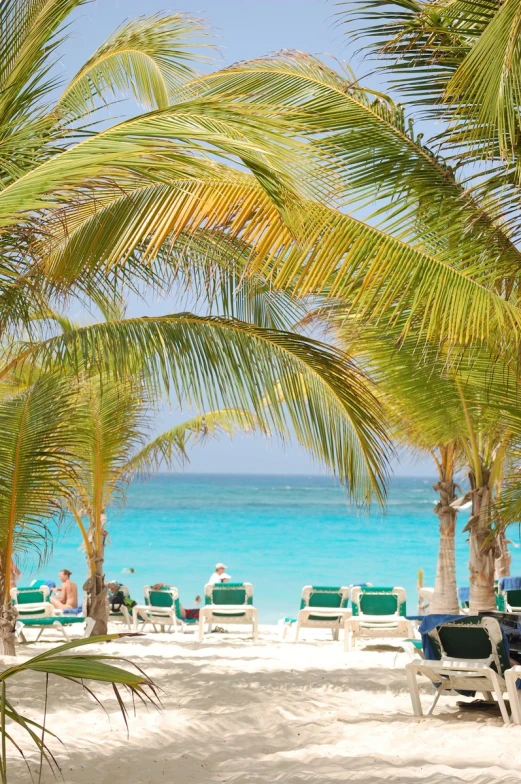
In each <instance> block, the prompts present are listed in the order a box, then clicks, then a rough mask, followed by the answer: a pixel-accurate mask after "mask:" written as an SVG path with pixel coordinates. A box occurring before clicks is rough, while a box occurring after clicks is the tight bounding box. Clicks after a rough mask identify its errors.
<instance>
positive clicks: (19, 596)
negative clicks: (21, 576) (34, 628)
mask: <svg viewBox="0 0 521 784" xmlns="http://www.w3.org/2000/svg"><path fill="white" fill-rule="evenodd" d="M10 595H11V601H12V603H13V604H14V605H15V607H16V609H17V610H18V615H19V616H22V617H23V616H24V615H26V616H30V617H31V618H35V617H38V616H42V617H46V616H48V615H51V614H52V605H51V604H50V603H49V588H48V587H47V586H46V585H42V586H41V588H11V592H10Z"/></svg>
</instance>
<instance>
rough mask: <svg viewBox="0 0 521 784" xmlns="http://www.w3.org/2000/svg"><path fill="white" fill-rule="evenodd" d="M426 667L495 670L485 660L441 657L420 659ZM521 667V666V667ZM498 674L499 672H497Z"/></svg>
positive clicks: (459, 670) (465, 670) (467, 670)
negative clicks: (452, 659) (456, 659)
mask: <svg viewBox="0 0 521 784" xmlns="http://www.w3.org/2000/svg"><path fill="white" fill-rule="evenodd" d="M418 661H419V662H421V663H422V665H423V666H424V667H432V669H436V670H448V671H451V670H457V671H458V672H461V671H464V672H472V671H475V670H486V671H487V672H495V670H492V668H491V667H490V665H489V664H485V663H484V662H483V661H480V660H479V659H478V660H472V659H462V660H461V661H447V660H445V661H440V660H439V659H418ZM520 669H521V668H520ZM496 674H497V673H496Z"/></svg>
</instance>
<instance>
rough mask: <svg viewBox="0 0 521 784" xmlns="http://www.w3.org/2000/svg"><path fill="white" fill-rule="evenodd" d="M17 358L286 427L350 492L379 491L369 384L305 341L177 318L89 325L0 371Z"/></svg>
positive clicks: (378, 435) (381, 462)
mask: <svg viewBox="0 0 521 784" xmlns="http://www.w3.org/2000/svg"><path fill="white" fill-rule="evenodd" d="M24 361H25V362H28V361H29V362H32V363H34V362H36V363H37V364H38V365H41V366H42V367H47V368H51V367H56V366H59V367H62V368H63V367H70V368H74V369H75V371H78V372H79V371H84V370H86V369H89V371H90V372H91V373H92V372H93V370H94V369H96V370H97V371H98V372H100V373H101V374H102V375H106V374H107V373H108V374H111V375H112V376H113V377H116V378H120V379H123V378H131V377H135V378H138V377H139V376H141V375H142V376H143V377H144V378H145V380H146V381H147V382H148V383H149V384H150V385H151V386H152V387H153V388H154V389H155V390H157V389H158V387H160V386H161V385H162V386H164V387H166V388H167V389H169V390H171V391H172V392H173V394H175V396H176V398H177V399H178V400H179V401H182V402H187V403H189V404H193V405H195V406H196V407H197V408H198V409H199V410H203V411H204V410H208V409H221V408H228V409H239V410H244V411H250V412H252V414H254V415H255V416H256V417H257V419H258V422H259V427H260V428H261V429H264V430H270V431H272V432H274V433H279V434H280V435H282V436H283V437H290V435H291V432H294V434H295V436H296V438H297V440H298V441H299V442H300V443H301V444H302V445H303V446H304V447H305V448H306V449H308V450H309V451H310V452H311V453H312V454H313V455H314V456H315V457H316V458H317V459H319V460H321V461H322V462H324V463H325V464H326V465H327V466H329V468H330V469H331V470H332V471H334V472H335V473H336V474H337V475H338V476H339V477H340V479H341V481H343V482H345V483H346V484H347V485H348V486H349V488H350V491H351V492H352V494H353V495H354V497H356V498H358V499H363V498H365V497H366V496H367V495H368V494H369V493H370V492H371V491H373V492H375V493H376V495H377V496H378V497H379V498H381V497H382V494H383V485H382V482H383V478H384V476H385V465H386V458H385V456H384V455H385V446H386V444H387V439H386V436H385V433H384V429H383V427H382V422H381V412H380V410H379V406H378V404H377V402H376V399H375V397H374V395H373V393H372V391H371V385H370V384H369V383H368V382H367V381H366V379H364V377H363V376H362V375H361V374H360V373H359V371H358V369H357V368H356V366H355V365H354V363H352V362H351V361H350V360H349V358H348V357H346V356H344V355H343V354H342V353H340V352H338V351H336V350H335V349H333V348H330V347H328V346H325V345H323V344H320V343H318V342H316V341H314V340H311V339H310V338H305V337H303V336H300V335H297V334H292V333H289V332H282V331H277V330H268V329H261V328H259V327H256V326H253V325H251V324H247V323H244V322H240V321H236V320H234V319H228V318H218V317H210V316H208V317H201V316H194V315H192V314H178V315H173V316H164V317H161V318H154V319H147V318H142V319H127V320H123V321H120V322H112V323H108V324H96V325H92V326H88V327H83V328H80V329H77V330H76V331H74V332H68V333H66V334H64V335H60V336H57V337H54V338H51V339H49V340H46V341H43V342H42V343H40V344H37V345H33V346H28V347H26V348H25V349H23V351H22V350H20V353H19V354H18V355H17V357H16V358H14V359H12V360H11V363H10V365H6V367H5V370H4V375H7V373H8V371H9V368H10V367H11V368H12V367H14V366H16V365H19V364H20V363H23V362H24ZM281 393H282V395H281Z"/></svg>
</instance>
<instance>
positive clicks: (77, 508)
mask: <svg viewBox="0 0 521 784" xmlns="http://www.w3.org/2000/svg"><path fill="white" fill-rule="evenodd" d="M81 397H82V400H81V402H80V405H79V408H78V414H79V416H81V417H82V418H83V422H82V424H81V427H82V428H83V429H84V430H85V432H86V434H87V437H86V439H85V442H84V449H83V450H82V452H81V455H80V463H79V470H78V474H77V482H76V486H75V490H74V497H73V500H72V502H71V504H70V509H71V511H72V514H73V516H74V518H75V520H76V523H77V524H78V526H79V529H80V531H81V535H82V538H83V544H84V547H85V554H86V558H87V569H88V578H87V582H86V583H85V585H84V589H85V592H86V601H87V606H86V612H87V614H88V616H89V617H90V618H93V619H94V621H95V625H94V628H93V631H92V634H93V635H97V634H106V632H107V622H108V602H107V588H106V585H105V574H104V571H105V570H104V560H105V546H106V537H107V534H108V529H107V525H106V524H107V513H108V511H109V507H110V506H111V505H114V504H117V503H118V502H120V503H121V502H122V500H123V496H124V492H125V489H126V487H127V485H128V484H129V482H130V481H131V480H132V478H133V477H134V475H135V474H136V473H142V474H148V473H149V472H150V471H153V470H158V469H159V468H160V467H161V466H164V465H166V466H171V465H173V464H174V465H178V466H182V465H183V464H184V463H185V461H186V460H187V459H188V456H187V448H188V445H189V443H190V442H191V441H193V442H197V441H201V439H205V438H206V437H209V436H214V437H215V436H217V434H218V433H219V432H221V433H227V434H229V435H231V434H232V432H233V431H234V430H236V429H241V430H244V431H248V430H250V429H252V428H254V427H255V420H254V418H253V417H252V416H251V415H249V414H248V412H246V411H241V410H235V409H225V410H221V411H212V412H209V413H207V414H204V415H200V416H196V417H192V418H191V419H190V420H188V421H186V422H184V423H182V424H179V425H176V426H175V427H173V428H170V429H169V430H167V431H166V432H164V433H161V434H160V435H158V436H156V437H155V438H153V439H151V440H147V436H148V434H149V432H150V427H151V419H152V418H151V411H150V405H151V401H149V400H148V399H147V396H146V393H145V391H144V389H143V387H142V386H139V385H136V384H135V383H132V382H129V381H127V382H124V381H120V382H115V383H112V384H111V383H107V382H106V381H105V382H103V383H101V382H100V379H99V378H96V379H90V380H88V381H86V382H85V384H84V387H83V390H82V395H81ZM84 520H86V521H87V522H86V524H85V522H84Z"/></svg>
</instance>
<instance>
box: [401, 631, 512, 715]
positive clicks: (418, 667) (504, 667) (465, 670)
mask: <svg viewBox="0 0 521 784" xmlns="http://www.w3.org/2000/svg"><path fill="white" fill-rule="evenodd" d="M456 626H457V627H459V629H461V628H463V629H465V628H468V629H473V630H474V631H476V629H477V628H480V629H481V630H482V631H483V632H484V634H486V635H487V637H488V641H489V643H490V654H489V655H488V656H486V657H482V658H478V659H470V658H465V657H464V656H450V655H449V654H448V653H447V652H446V650H445V648H444V643H443V637H444V631H446V630H449V631H450V629H451V628H453V627H456ZM429 637H431V639H432V640H433V642H434V644H435V647H436V649H437V650H438V652H439V655H440V658H439V659H415V660H414V661H412V662H409V663H408V664H406V665H405V673H406V676H407V685H408V688H409V693H410V696H411V702H412V709H413V713H414V715H415V716H417V717H421V716H423V715H424V714H423V709H422V705H421V700H420V689H419V685H418V676H419V675H423V676H425V677H426V678H428V679H429V680H430V681H431V682H432V683H433V685H434V688H435V690H436V693H435V695H434V700H433V702H432V703H431V705H430V706H429V708H428V710H427V713H426V714H425V715H426V716H432V714H433V711H434V708H435V707H436V704H437V702H438V700H439V698H440V696H441V695H442V694H444V693H445V692H450V691H456V690H458V691H477V692H482V693H483V695H484V697H485V699H487V700H490V699H491V698H492V696H494V697H495V699H496V700H497V703H498V705H499V709H500V712H501V716H502V718H503V721H504V723H505V724H510V721H511V719H510V717H509V715H508V710H507V707H506V704H505V701H504V698H503V694H504V693H505V692H506V693H507V694H508V698H509V701H510V709H511V712H512V721H513V723H514V724H521V702H520V693H519V691H518V689H517V688H516V683H517V680H518V679H519V678H521V667H520V666H517V665H516V666H514V667H510V662H509V660H508V657H507V655H506V649H505V645H504V641H503V633H502V631H501V626H500V624H499V621H498V620H497V618H492V617H490V616H467V617H463V618H462V620H456V621H449V622H447V623H445V624H441V625H440V626H438V627H437V628H436V629H433V631H432V632H429Z"/></svg>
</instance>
